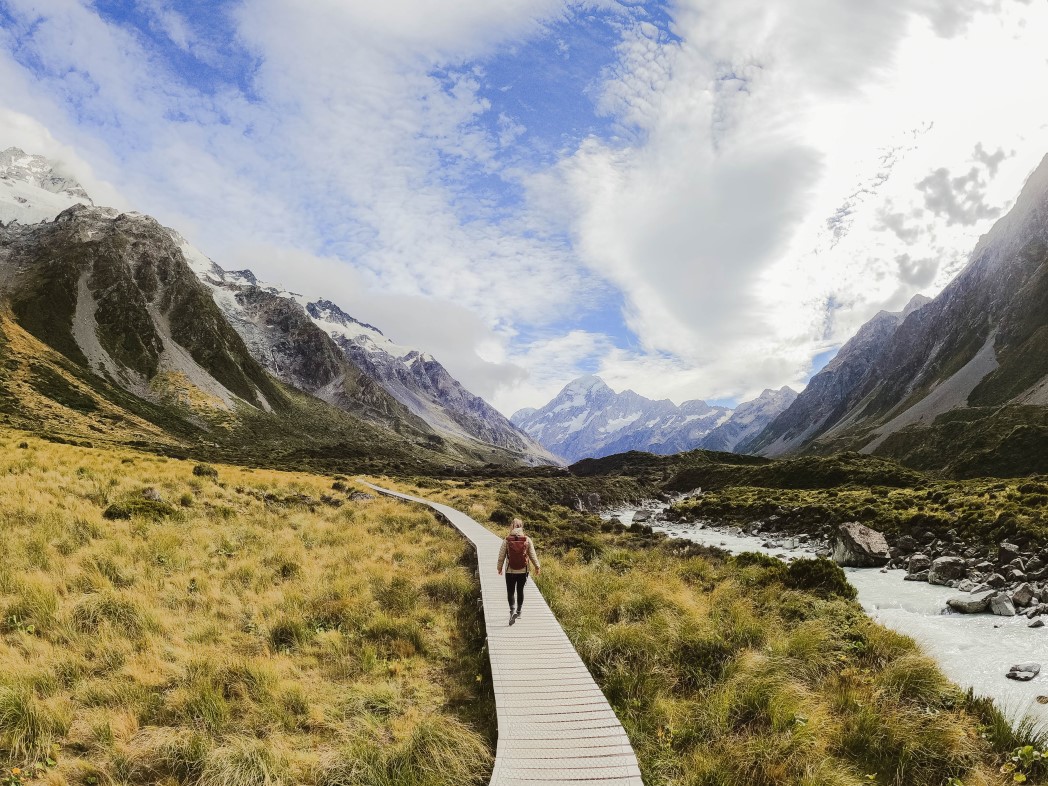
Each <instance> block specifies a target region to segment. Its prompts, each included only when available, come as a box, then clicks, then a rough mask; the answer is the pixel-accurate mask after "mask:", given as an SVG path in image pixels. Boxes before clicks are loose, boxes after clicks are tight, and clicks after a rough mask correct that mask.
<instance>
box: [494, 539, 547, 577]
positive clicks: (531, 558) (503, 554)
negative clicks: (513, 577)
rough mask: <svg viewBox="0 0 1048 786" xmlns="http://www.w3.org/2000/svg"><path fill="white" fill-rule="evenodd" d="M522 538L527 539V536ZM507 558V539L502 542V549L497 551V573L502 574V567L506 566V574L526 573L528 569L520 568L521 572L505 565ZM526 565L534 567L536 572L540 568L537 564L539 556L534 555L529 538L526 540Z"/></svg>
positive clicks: (533, 546) (533, 547) (532, 544)
mask: <svg viewBox="0 0 1048 786" xmlns="http://www.w3.org/2000/svg"><path fill="white" fill-rule="evenodd" d="M524 537H526V538H527V535H525V536H524ZM508 558H509V538H506V539H504V540H503V541H502V548H501V549H499V573H501V572H502V566H503V565H505V566H506V573H527V572H528V569H527V568H526V567H525V568H522V569H521V570H514V569H513V568H511V567H510V566H509V565H508V564H507V562H506V561H507V559H508ZM528 563H529V564H531V565H534V566H535V569H536V570H541V568H542V566H541V565H540V564H539V555H538V554H536V553H535V544H534V543H533V542H532V540H531V538H528Z"/></svg>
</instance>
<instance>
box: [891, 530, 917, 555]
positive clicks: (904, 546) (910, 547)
mask: <svg viewBox="0 0 1048 786" xmlns="http://www.w3.org/2000/svg"><path fill="white" fill-rule="evenodd" d="M895 547H896V548H897V549H899V551H900V552H901V553H903V554H912V553H913V552H914V551H916V550H917V541H915V540H914V539H913V538H912V537H911V536H910V535H903V536H902V537H901V538H899V539H898V540H897V541H896V542H895Z"/></svg>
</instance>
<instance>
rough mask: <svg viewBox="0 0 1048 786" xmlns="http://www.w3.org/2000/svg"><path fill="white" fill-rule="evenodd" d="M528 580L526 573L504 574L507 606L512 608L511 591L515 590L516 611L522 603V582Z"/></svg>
mask: <svg viewBox="0 0 1048 786" xmlns="http://www.w3.org/2000/svg"><path fill="white" fill-rule="evenodd" d="M527 580H528V574H527V573H507V574H506V594H507V595H509V607H510V608H511V609H512V608H513V591H514V590H516V592H517V611H520V608H521V606H523V605H524V584H525V583H526V582H527Z"/></svg>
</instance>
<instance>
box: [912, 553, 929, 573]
mask: <svg viewBox="0 0 1048 786" xmlns="http://www.w3.org/2000/svg"><path fill="white" fill-rule="evenodd" d="M931 566H932V561H931V558H930V557H929V556H928V555H927V554H921V553H917V554H913V555H911V556H910V559H909V561H908V562H907V563H906V572H907V573H920V572H921V571H922V570H928V568H930V567H931Z"/></svg>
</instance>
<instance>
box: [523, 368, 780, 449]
mask: <svg viewBox="0 0 1048 786" xmlns="http://www.w3.org/2000/svg"><path fill="white" fill-rule="evenodd" d="M796 396H797V394H796V393H795V392H794V391H793V390H791V389H790V388H782V390H779V391H771V390H766V391H764V393H762V394H761V396H760V397H759V398H757V399H755V400H753V401H749V402H746V403H744V404H740V405H739V406H738V407H737V408H736V409H735V410H731V409H728V408H727V407H719V406H711V405H709V404H707V403H706V402H705V401H699V400H695V401H686V402H684V403H683V404H681V405H680V406H677V405H676V404H674V403H673V402H672V401H669V400H668V399H662V400H661V401H653V400H651V399H648V398H645V397H644V396H641V395H639V394H637V393H634V392H633V391H632V390H626V391H623V392H622V393H615V391H613V390H612V389H611V388H609V387H608V386H607V385H606V384H605V383H604V381H603V380H602V379H601V378H600V377H596V376H586V377H581V378H579V379H576V380H575V381H574V382H571V383H570V384H568V385H567V386H566V387H565V388H564V389H563V390H562V391H561V392H560V393H558V394H557V396H556V397H555V398H554V399H553V400H552V401H550V402H549V403H548V404H547V405H546V406H544V407H542V408H541V409H531V408H528V409H522V410H519V411H518V412H516V413H514V414H513V416H512V417H511V418H510V420H511V421H512V422H513V423H515V424H516V425H517V426H519V427H520V428H522V429H523V430H524V431H526V432H527V433H528V434H529V435H531V436H532V437H533V438H534V439H535V440H536V441H537V442H539V444H541V445H544V446H545V447H547V448H549V450H551V451H552V452H553V453H555V454H556V455H558V456H560V457H562V458H564V459H566V460H568V461H578V460H580V459H583V458H588V457H592V458H599V457H601V456H610V455H613V454H615V453H623V452H625V451H628V450H644V451H648V452H651V453H661V454H671V453H678V452H681V451H684V450H694V449H696V448H706V449H710V450H724V451H731V450H734V449H735V448H736V446H737V445H739V443H740V442H742V441H744V440H747V439H749V438H750V437H751V436H753V435H755V434H757V433H758V432H760V431H761V430H762V429H763V428H764V427H765V426H766V425H767V424H768V423H770V422H771V421H772V420H773V419H774V418H775V417H776V416H778V415H779V413H781V412H782V411H783V410H784V409H786V407H788V406H789V405H790V404H791V403H792V402H793V400H794V398H796Z"/></svg>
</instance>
